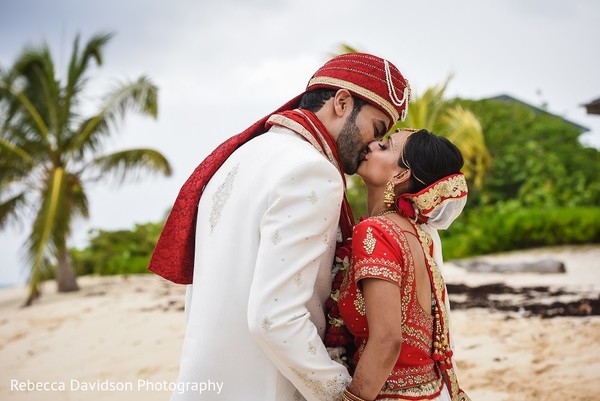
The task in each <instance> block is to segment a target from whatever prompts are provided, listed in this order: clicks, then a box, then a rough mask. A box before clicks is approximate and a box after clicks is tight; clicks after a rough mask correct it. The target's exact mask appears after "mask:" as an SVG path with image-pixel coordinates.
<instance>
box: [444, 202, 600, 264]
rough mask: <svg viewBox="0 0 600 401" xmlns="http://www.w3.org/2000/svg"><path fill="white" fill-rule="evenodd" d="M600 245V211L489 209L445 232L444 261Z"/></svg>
mask: <svg viewBox="0 0 600 401" xmlns="http://www.w3.org/2000/svg"><path fill="white" fill-rule="evenodd" d="M598 242H600V208H592V207H587V208H573V209H567V208H556V209H522V208H514V207H505V208H495V209H493V208H487V209H482V210H481V211H480V212H478V211H472V212H471V213H470V214H469V216H468V218H467V219H465V221H462V222H460V224H458V225H457V227H456V228H455V229H452V230H450V231H448V232H443V233H442V243H443V248H444V258H445V259H459V258H465V257H468V256H474V255H482V254H486V253H493V252H503V251H511V250H515V249H526V248H534V247H541V246H552V245H566V244H586V243H598Z"/></svg>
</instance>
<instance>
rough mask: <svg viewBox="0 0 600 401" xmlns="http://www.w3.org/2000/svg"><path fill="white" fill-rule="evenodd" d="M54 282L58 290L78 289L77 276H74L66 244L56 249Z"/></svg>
mask: <svg viewBox="0 0 600 401" xmlns="http://www.w3.org/2000/svg"><path fill="white" fill-rule="evenodd" d="M56 284H57V286H58V292H71V291H79V285H77V277H75V271H74V270H73V263H72V262H71V255H70V254H69V251H68V249H67V246H66V245H64V246H60V249H59V251H58V266H57V267H56Z"/></svg>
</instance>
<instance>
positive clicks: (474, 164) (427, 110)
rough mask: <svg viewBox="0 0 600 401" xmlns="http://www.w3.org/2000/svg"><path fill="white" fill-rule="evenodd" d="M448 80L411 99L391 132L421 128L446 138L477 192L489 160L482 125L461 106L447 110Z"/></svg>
mask: <svg viewBox="0 0 600 401" xmlns="http://www.w3.org/2000/svg"><path fill="white" fill-rule="evenodd" d="M451 78H452V77H451V76H450V77H448V78H447V79H446V82H444V84H443V85H435V86H432V87H429V88H427V90H425V92H424V93H423V94H422V95H420V96H413V99H412V100H411V102H410V106H409V108H408V113H407V115H406V120H404V121H403V122H401V123H397V124H396V125H395V126H394V128H401V127H414V128H424V129H427V130H430V131H433V132H435V133H436V134H438V135H442V136H445V137H446V138H448V139H449V140H450V141H452V142H453V143H454V144H455V145H456V146H457V147H458V148H459V149H460V151H461V153H462V155H463V157H464V159H465V165H464V167H463V172H464V173H465V177H466V178H467V180H469V181H471V182H472V183H473V184H474V185H475V187H476V188H477V189H481V188H482V186H483V179H484V177H485V174H486V172H487V170H488V169H489V167H490V165H491V162H492V158H491V156H490V153H489V151H488V149H487V147H486V144H485V138H484V136H483V132H482V130H481V124H480V123H479V120H478V119H477V117H476V116H475V115H474V114H473V112H471V111H470V110H465V109H464V108H462V107H461V106H448V103H447V102H446V100H445V99H444V93H445V92H446V88H447V87H448V83H449V82H450V80H451Z"/></svg>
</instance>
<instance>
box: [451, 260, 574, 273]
mask: <svg viewBox="0 0 600 401" xmlns="http://www.w3.org/2000/svg"><path fill="white" fill-rule="evenodd" d="M452 263H454V264H455V265H457V266H460V267H462V268H464V269H466V270H467V271H471V272H478V273H541V274H547V273H566V271H567V270H566V268H565V264H564V263H563V262H561V261H559V260H552V259H545V260H538V261H535V262H515V263H492V262H488V261H485V260H477V259H475V260H462V261H461V260H455V261H452Z"/></svg>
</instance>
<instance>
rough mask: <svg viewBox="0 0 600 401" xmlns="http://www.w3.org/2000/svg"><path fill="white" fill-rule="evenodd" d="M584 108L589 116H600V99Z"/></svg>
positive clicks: (585, 105)
mask: <svg viewBox="0 0 600 401" xmlns="http://www.w3.org/2000/svg"><path fill="white" fill-rule="evenodd" d="M583 107H585V108H586V110H587V113H588V114H600V97H599V98H598V99H596V100H592V101H591V102H589V103H587V104H584V105H583Z"/></svg>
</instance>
